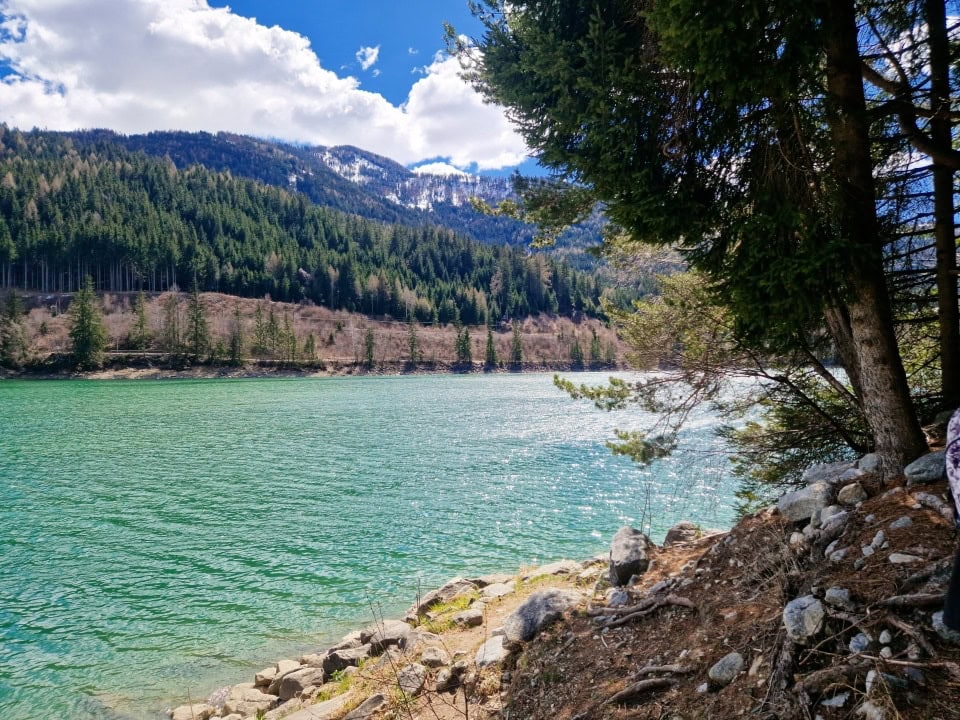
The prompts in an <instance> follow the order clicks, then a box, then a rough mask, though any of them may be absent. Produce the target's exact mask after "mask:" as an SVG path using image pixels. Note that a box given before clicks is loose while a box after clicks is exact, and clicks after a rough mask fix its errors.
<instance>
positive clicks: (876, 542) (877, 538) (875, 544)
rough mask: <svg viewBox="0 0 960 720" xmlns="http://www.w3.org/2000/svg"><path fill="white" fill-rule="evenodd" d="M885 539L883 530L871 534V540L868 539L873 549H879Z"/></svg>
mask: <svg viewBox="0 0 960 720" xmlns="http://www.w3.org/2000/svg"><path fill="white" fill-rule="evenodd" d="M886 541H887V536H886V535H885V534H884V532H883V530H878V531H877V534H876V535H874V536H873V540H871V541H870V547H872V548H873V549H874V550H879V549H880V548H882V547H883V544H884V543H885V542H886Z"/></svg>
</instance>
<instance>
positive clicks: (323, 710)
mask: <svg viewBox="0 0 960 720" xmlns="http://www.w3.org/2000/svg"><path fill="white" fill-rule="evenodd" d="M351 698H352V693H344V694H343V695H338V696H337V697H335V698H332V699H330V700H326V701H325V702H319V703H316V704H315V705H309V706H308V707H305V708H303V709H302V710H298V711H297V712H295V713H293V714H291V715H284V716H283V720H334V718H338V717H340V715H341V714H342V713H343V708H344V707H345V706H346V704H347V703H348V702H349V701H350V700H351Z"/></svg>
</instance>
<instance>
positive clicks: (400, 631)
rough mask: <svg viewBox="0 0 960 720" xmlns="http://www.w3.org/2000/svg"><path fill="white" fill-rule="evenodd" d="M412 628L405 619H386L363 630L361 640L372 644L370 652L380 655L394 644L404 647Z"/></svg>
mask: <svg viewBox="0 0 960 720" xmlns="http://www.w3.org/2000/svg"><path fill="white" fill-rule="evenodd" d="M411 629H412V628H411V627H410V626H409V625H408V624H407V623H405V622H403V620H385V621H384V622H382V623H378V624H376V625H373V626H371V627H369V628H367V629H366V630H363V631H361V633H360V641H361V642H362V643H363V644H364V645H366V644H367V643H369V644H370V652H371V653H373V654H374V655H378V654H380V653H382V652H383V651H384V650H386V649H387V648H388V647H390V646H392V645H398V646H399V647H401V648H402V647H404V645H405V644H406V641H407V636H408V635H410V630H411Z"/></svg>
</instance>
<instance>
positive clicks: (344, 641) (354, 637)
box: [327, 630, 363, 652]
mask: <svg viewBox="0 0 960 720" xmlns="http://www.w3.org/2000/svg"><path fill="white" fill-rule="evenodd" d="M362 632H363V631H362V630H354V631H353V632H352V633H348V634H346V635H344V636H343V637H342V638H341V639H340V642H338V643H337V644H336V645H334V646H333V647H331V648H328V650H327V652H329V651H330V650H346V649H347V648H355V647H360V646H361V645H363V643H362V642H360V634H361V633H362Z"/></svg>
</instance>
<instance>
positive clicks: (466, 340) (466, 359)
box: [453, 324, 473, 365]
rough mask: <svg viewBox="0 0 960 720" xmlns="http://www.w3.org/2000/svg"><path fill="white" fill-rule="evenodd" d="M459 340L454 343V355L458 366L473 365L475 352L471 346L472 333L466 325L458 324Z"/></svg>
mask: <svg viewBox="0 0 960 720" xmlns="http://www.w3.org/2000/svg"><path fill="white" fill-rule="evenodd" d="M456 329H457V339H456V342H455V343H454V348H453V349H454V355H455V356H456V364H457V365H471V364H473V350H472V348H471V346H470V331H469V330H468V329H467V327H466V325H460V324H457V326H456Z"/></svg>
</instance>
